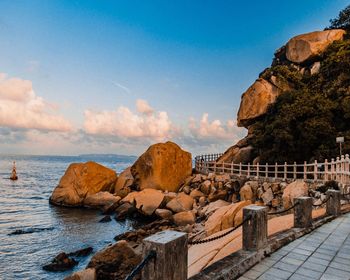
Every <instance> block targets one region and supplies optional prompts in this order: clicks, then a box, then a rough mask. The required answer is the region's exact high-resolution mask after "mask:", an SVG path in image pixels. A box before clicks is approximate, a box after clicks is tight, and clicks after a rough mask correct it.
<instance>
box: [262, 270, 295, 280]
mask: <svg viewBox="0 0 350 280" xmlns="http://www.w3.org/2000/svg"><path fill="white" fill-rule="evenodd" d="M291 275H292V272H288V271H285V270H281V269H277V268H270V269H269V270H268V271H266V272H265V273H264V274H263V275H261V276H263V277H264V278H263V279H288V278H289V277H290V276H291ZM265 277H270V278H265ZM258 279H260V278H258Z"/></svg>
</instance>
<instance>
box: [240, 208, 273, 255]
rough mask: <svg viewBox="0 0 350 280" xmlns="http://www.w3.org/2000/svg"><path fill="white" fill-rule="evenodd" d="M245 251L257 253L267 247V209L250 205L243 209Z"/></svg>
mask: <svg viewBox="0 0 350 280" xmlns="http://www.w3.org/2000/svg"><path fill="white" fill-rule="evenodd" d="M248 216H250V219H249V220H248V221H247V222H245V223H244V224H243V234H242V235H243V249H244V250H249V251H256V250H259V249H261V248H264V247H266V245H267V207H264V206H257V205H250V206H247V207H244V208H243V220H244V219H246V218H247V217H248Z"/></svg>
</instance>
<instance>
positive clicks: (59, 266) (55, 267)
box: [43, 252, 78, 271]
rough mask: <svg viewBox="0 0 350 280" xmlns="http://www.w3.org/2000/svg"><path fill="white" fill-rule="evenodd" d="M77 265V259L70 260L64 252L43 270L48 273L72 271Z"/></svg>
mask: <svg viewBox="0 0 350 280" xmlns="http://www.w3.org/2000/svg"><path fill="white" fill-rule="evenodd" d="M77 264H78V262H77V261H76V260H75V259H73V258H69V257H68V255H67V254H66V253H64V252H63V253H60V254H58V255H57V256H56V257H55V258H54V259H53V260H52V261H51V263H49V264H46V265H44V266H43V269H44V270H47V271H66V270H69V269H72V268H73V267H74V266H76V265H77Z"/></svg>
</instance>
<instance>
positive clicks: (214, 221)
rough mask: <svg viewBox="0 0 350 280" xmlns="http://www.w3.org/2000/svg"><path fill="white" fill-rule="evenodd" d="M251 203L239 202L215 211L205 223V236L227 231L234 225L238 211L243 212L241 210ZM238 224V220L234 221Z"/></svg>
mask: <svg viewBox="0 0 350 280" xmlns="http://www.w3.org/2000/svg"><path fill="white" fill-rule="evenodd" d="M250 204H251V201H241V202H238V203H235V204H230V205H227V206H224V207H221V208H219V209H217V210H216V211H215V212H214V213H213V214H212V215H211V216H210V217H209V218H208V220H207V221H206V222H205V231H206V233H207V236H209V235H211V234H213V233H215V232H218V231H221V230H224V229H227V228H231V227H233V226H236V225H237V224H235V217H236V215H237V213H238V212H239V211H243V210H242V208H243V207H245V206H247V205H250ZM236 221H238V222H239V219H236Z"/></svg>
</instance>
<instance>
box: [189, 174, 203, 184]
mask: <svg viewBox="0 0 350 280" xmlns="http://www.w3.org/2000/svg"><path fill="white" fill-rule="evenodd" d="M201 181H202V175H201V174H196V175H195V176H194V178H193V179H192V181H191V183H200V182H201Z"/></svg>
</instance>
